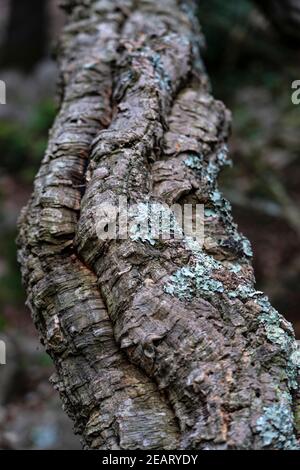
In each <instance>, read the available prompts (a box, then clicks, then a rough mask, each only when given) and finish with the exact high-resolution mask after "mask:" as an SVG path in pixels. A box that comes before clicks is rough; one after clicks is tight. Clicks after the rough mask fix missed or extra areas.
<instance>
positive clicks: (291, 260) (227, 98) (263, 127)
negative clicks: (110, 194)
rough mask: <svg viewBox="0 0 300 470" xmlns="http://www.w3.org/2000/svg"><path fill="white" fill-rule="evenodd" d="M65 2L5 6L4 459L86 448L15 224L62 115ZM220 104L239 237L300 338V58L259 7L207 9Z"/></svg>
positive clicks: (1, 131)
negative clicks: (29, 304) (28, 301)
mask: <svg viewBox="0 0 300 470" xmlns="http://www.w3.org/2000/svg"><path fill="white" fill-rule="evenodd" d="M58 3H59V0H26V2H24V0H0V79H1V80H4V81H5V82H6V84H7V104H6V105H1V106H0V149H1V157H0V339H5V341H6V342H7V348H8V358H7V365H6V366H1V372H0V448H2V449H3V448H6V449H21V448H22V449H76V448H80V444H79V440H78V439H77V437H75V436H74V435H73V432H72V425H71V423H70V421H69V419H68V418H67V417H66V416H65V414H64V413H63V411H62V410H61V405H60V401H59V398H58V396H57V394H56V392H55V391H54V390H53V389H52V386H51V385H50V384H49V381H48V379H49V376H50V375H51V374H52V372H53V367H52V364H51V360H50V359H49V357H48V356H47V354H46V353H45V352H44V351H43V348H42V347H41V346H40V344H39V341H38V337H37V333H36V332H35V329H34V327H33V325H32V322H31V318H30V313H29V311H28V309H27V308H26V306H25V295H24V291H23V289H22V285H21V280H20V274H19V268H18V265H17V261H16V246H15V237H16V221H17V218H18V214H19V212H20V209H21V208H22V206H23V205H25V203H26V202H27V200H28V198H29V196H30V193H31V188H32V182H33V178H34V175H35V173H36V171H37V169H38V167H39V164H40V160H41V158H42V156H43V152H44V150H45V147H46V143H47V137H48V130H49V128H50V126H51V124H52V122H53V119H54V117H55V114H56V110H57V102H56V98H55V87H56V83H57V68H56V65H55V61H54V60H53V54H54V53H55V50H56V47H57V39H58V35H59V31H60V29H61V27H62V26H63V24H64V15H63V13H62V12H61V11H60V10H59V8H58ZM199 18H200V22H201V24H202V27H203V31H204V34H205V36H206V43H207V47H206V50H205V52H204V57H205V62H206V66H207V69H208V72H209V75H210V78H211V82H212V87H213V91H214V95H215V97H217V98H218V99H221V100H222V101H224V102H225V104H226V105H227V107H228V108H229V109H230V110H231V111H232V113H233V135H232V138H231V141H230V149H231V155H232V158H233V162H234V167H233V168H230V169H227V170H226V171H225V172H224V173H223V175H222V178H221V180H222V184H221V186H222V189H223V191H224V193H225V194H226V196H227V197H228V199H229V200H230V201H231V202H232V204H233V211H234V216H235V220H236V221H237V222H238V224H239V227H240V230H241V231H242V232H243V233H244V234H245V235H247V236H248V238H249V239H250V240H251V242H252V245H253V249H254V253H255V257H254V264H255V270H256V276H257V281H258V285H257V288H258V289H259V290H263V291H265V292H266V293H267V294H268V295H269V296H270V298H271V300H272V303H273V305H274V306H275V307H277V308H278V310H279V311H280V312H281V313H282V314H283V315H285V316H286V317H287V318H288V319H289V320H290V321H292V322H293V324H294V327H295V330H296V333H297V337H298V339H300V316H299V313H298V306H299V304H300V289H299V287H298V286H299V281H300V244H299V237H300V215H299V214H300V186H299V181H300V164H299V163H300V145H299V144H300V137H299V129H300V106H295V105H293V104H292V102H291V92H292V90H291V83H292V81H294V80H297V79H300V60H299V59H300V47H299V48H297V47H296V45H295V46H294V47H291V45H286V44H284V43H283V41H282V39H281V38H279V37H277V35H276V33H275V32H274V31H273V30H272V29H271V28H270V27H269V25H268V24H267V22H266V20H265V19H264V18H263V17H262V16H261V14H260V13H259V12H258V11H257V10H256V9H255V7H254V6H253V4H252V3H251V2H250V1H248V0H238V1H236V0H226V1H224V0H201V1H200V0H199Z"/></svg>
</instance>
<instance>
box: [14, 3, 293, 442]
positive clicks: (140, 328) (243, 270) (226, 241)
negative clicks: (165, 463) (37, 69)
mask: <svg viewBox="0 0 300 470" xmlns="http://www.w3.org/2000/svg"><path fill="white" fill-rule="evenodd" d="M65 3H66V7H67V9H68V11H69V12H70V22H69V26H67V27H66V29H65V32H64V36H63V39H62V48H61V53H60V59H61V64H60V66H61V73H62V83H63V92H62V104H61V109H60V112H59V114H58V117H57V119H56V121H55V124H54V126H53V129H52V131H51V134H50V140H49V146H48V149H47V152H46V155H45V157H44V160H43V162H42V165H41V169H40V171H39V173H38V175H37V177H36V181H35V188H34V193H33V196H32V198H31V201H30V202H29V204H28V206H27V207H26V208H25V209H24V211H23V213H22V216H21V219H20V235H19V259H20V262H21V265H22V273H23V279H24V282H25V284H26V287H27V292H28V304H29V306H30V308H31V310H32V314H33V319H34V321H35V324H36V326H37V328H38V330H39V331H40V334H41V338H42V341H43V343H44V344H45V346H46V349H47V351H48V352H49V354H50V355H51V356H52V358H53V360H54V363H55V365H56V370H57V373H56V375H55V377H54V378H53V381H54V383H55V386H56V387H57V389H58V390H59V392H60V394H61V396H62V399H63V402H64V406H65V408H66V411H67V412H68V413H69V414H70V416H71V417H72V418H73V420H74V422H75V426H76V429H77V431H78V432H79V433H81V435H82V436H83V442H84V444H85V446H86V447H88V448H101V449H105V448H107V449H136V448H140V449H157V448H160V449H168V448H183V449H187V448H189V449H261V448H284V449H288V448H297V441H296V438H295V429H294V416H293V410H292V408H293V393H294V391H295V389H296V388H297V377H298V369H297V364H298V363H299V354H298V352H297V350H296V342H295V340H294V335H293V331H292V328H291V326H290V325H289V324H288V323H287V322H286V321H285V320H284V318H283V317H281V316H280V315H279V314H278V313H277V312H276V311H275V310H274V309H273V308H272V307H271V305H270V304H269V302H268V300H267V298H266V297H265V296H264V295H263V294H262V293H260V292H257V291H256V290H255V288H254V276H253V270H252V267H251V249H250V246H249V242H248V241H247V240H246V239H245V238H244V237H243V236H241V235H240V234H239V233H238V232H237V228H236V226H235V224H234V223H233V221H232V217H231V213H230V206H229V204H228V202H227V201H225V200H224V198H223V197H222V195H221V194H220V192H219V190H218V187H217V181H216V179H217V176H218V173H219V171H220V169H221V167H222V166H223V165H224V164H227V163H228V156H227V148H226V141H227V137H228V129H229V124H230V114H229V112H228V111H227V110H226V109H225V107H224V105H223V104H222V103H220V102H218V101H215V100H214V99H213V98H212V96H211V95H210V90H209V84H208V81H207V77H206V75H205V72H204V70H203V67H202V62H201V56H200V51H199V45H200V44H201V41H202V38H201V34H200V32H199V30H198V25H197V22H196V19H195V11H194V2H193V1H182V2H180V1H176V0H164V1H161V2H156V1H154V0H139V1H131V0H128V1H127V2H124V1H123V0H122V1H121V0H114V1H112V0H107V1H105V0H101V1H85V2H74V1H72V2H70V1H68V2H65ZM119 196H125V197H126V198H127V200H128V204H129V206H130V207H131V206H132V205H133V204H135V203H142V204H144V203H147V202H154V203H156V206H155V207H159V208H161V207H162V205H163V204H164V203H168V204H173V203H174V202H176V203H178V204H181V205H183V204H185V203H203V204H205V243H204V246H203V248H202V249H201V248H200V246H199V245H198V244H197V243H196V242H195V241H194V240H192V239H191V237H188V236H184V238H183V239H182V240H180V241H178V240H168V239H166V240H164V239H160V240H152V239H147V237H146V238H145V237H144V236H143V234H142V233H140V232H139V225H138V220H136V219H135V216H134V215H132V216H131V217H132V220H131V221H130V222H131V229H130V237H129V238H128V239H118V240H101V239H100V238H99V236H97V223H98V222H99V220H98V217H99V207H100V206H101V204H102V203H105V204H111V205H113V206H116V207H117V205H118V198H119ZM164 210H167V209H164Z"/></svg>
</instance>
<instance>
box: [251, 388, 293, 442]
mask: <svg viewBox="0 0 300 470" xmlns="http://www.w3.org/2000/svg"><path fill="white" fill-rule="evenodd" d="M256 430H257V431H258V433H259V435H260V438H261V440H262V444H263V447H271V448H273V449H284V450H299V445H298V443H297V441H296V439H295V435H294V417H293V413H292V408H291V403H290V400H289V397H288V398H285V396H284V395H283V396H282V400H281V401H280V402H279V403H276V404H273V405H270V406H266V407H264V414H263V415H262V416H260V417H259V418H258V419H257V421H256Z"/></svg>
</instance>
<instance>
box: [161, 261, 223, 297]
mask: <svg viewBox="0 0 300 470" xmlns="http://www.w3.org/2000/svg"><path fill="white" fill-rule="evenodd" d="M221 266H222V265H221V263H219V262H218V261H216V260H214V259H213V258H211V257H210V256H208V255H206V254H204V253H200V252H197V257H196V262H195V264H194V265H191V266H185V267H183V268H181V269H178V270H177V271H176V272H175V273H174V274H173V275H172V276H171V277H170V279H169V281H168V283H167V284H166V285H165V286H164V290H165V292H167V293H168V294H171V295H173V296H175V297H178V298H179V299H181V300H192V298H193V297H196V296H198V295H202V296H204V297H207V296H210V295H211V294H212V293H215V292H224V286H223V283H222V282H221V281H219V280H217V279H214V278H213V271H215V270H218V269H220V268H221Z"/></svg>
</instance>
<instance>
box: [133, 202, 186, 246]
mask: <svg viewBox="0 0 300 470" xmlns="http://www.w3.org/2000/svg"><path fill="white" fill-rule="evenodd" d="M129 216H130V217H131V222H130V226H129V236H130V238H131V240H133V241H141V242H148V243H150V245H155V244H156V242H157V241H158V240H159V239H164V240H167V239H170V238H172V237H176V238H178V239H182V238H183V231H182V228H181V227H180V226H179V224H178V223H177V221H176V216H175V214H174V212H173V211H172V210H171V209H169V208H168V206H167V205H165V204H159V203H139V204H137V205H136V206H133V207H131V208H130V209H129Z"/></svg>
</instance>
